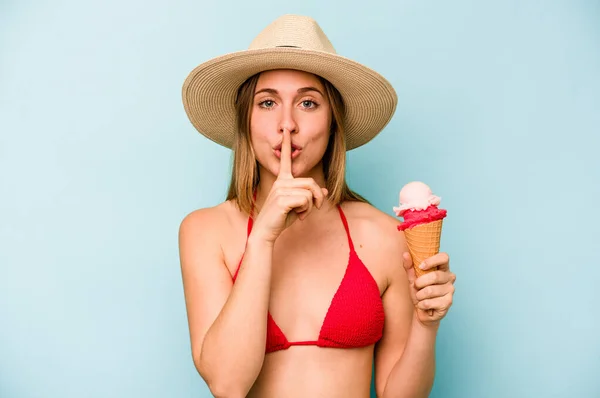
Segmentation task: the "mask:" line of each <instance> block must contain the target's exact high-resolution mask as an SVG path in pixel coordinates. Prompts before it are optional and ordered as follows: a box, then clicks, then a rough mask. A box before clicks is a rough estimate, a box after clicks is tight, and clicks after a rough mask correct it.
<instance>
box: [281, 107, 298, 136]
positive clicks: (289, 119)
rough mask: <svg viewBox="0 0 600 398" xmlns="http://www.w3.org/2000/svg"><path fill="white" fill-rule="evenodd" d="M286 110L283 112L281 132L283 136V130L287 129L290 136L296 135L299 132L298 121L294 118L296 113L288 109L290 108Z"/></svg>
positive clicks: (285, 108)
mask: <svg viewBox="0 0 600 398" xmlns="http://www.w3.org/2000/svg"><path fill="white" fill-rule="evenodd" d="M282 108H284V109H283V110H282V112H281V119H280V121H279V132H280V133H281V134H283V130H284V129H287V130H288V131H289V132H290V134H294V133H297V132H298V124H297V123H296V119H295V118H294V112H293V110H292V109H288V107H282Z"/></svg>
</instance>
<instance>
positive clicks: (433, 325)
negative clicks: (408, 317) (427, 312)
mask: <svg viewBox="0 0 600 398" xmlns="http://www.w3.org/2000/svg"><path fill="white" fill-rule="evenodd" d="M417 311H419V310H418V309H416V308H415V311H414V313H413V325H414V328H416V329H418V330H419V331H422V332H424V333H429V334H433V335H436V334H437V331H438V330H439V328H440V321H439V320H438V321H432V322H423V321H422V320H420V319H419V314H417Z"/></svg>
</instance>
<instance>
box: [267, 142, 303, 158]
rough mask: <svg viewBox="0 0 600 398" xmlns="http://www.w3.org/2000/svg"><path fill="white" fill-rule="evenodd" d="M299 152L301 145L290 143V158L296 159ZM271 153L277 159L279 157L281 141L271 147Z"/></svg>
mask: <svg viewBox="0 0 600 398" xmlns="http://www.w3.org/2000/svg"><path fill="white" fill-rule="evenodd" d="M300 152H302V147H300V146H298V145H296V144H292V159H296V158H297V157H298V156H299V155H300ZM273 153H274V154H275V156H277V158H278V159H281V143H279V144H278V145H277V146H276V147H275V148H273Z"/></svg>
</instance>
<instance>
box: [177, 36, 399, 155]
mask: <svg viewBox="0 0 600 398" xmlns="http://www.w3.org/2000/svg"><path fill="white" fill-rule="evenodd" d="M273 69H295V70H301V71H305V72H309V73H313V74H315V75H318V76H321V77H323V78H325V79H327V80H328V81H329V82H330V83H331V84H333V85H334V86H335V87H336V89H337V90H338V91H339V92H340V94H341V95H342V98H343V100H344V104H345V106H346V120H345V128H346V149H347V150H351V149H354V148H358V147H359V146H361V145H364V144H366V143H367V142H369V141H370V140H372V139H373V138H374V137H375V136H377V134H379V133H380V132H381V131H382V130H383V128H384V127H385V126H386V125H387V124H388V123H389V121H390V120H391V118H392V116H393V114H394V112H395V110H396V105H397V101H398V100H397V95H396V92H395V90H394V88H393V87H392V85H391V84H390V83H389V82H388V81H387V80H386V79H385V78H384V77H383V76H381V75H380V74H378V73H377V72H375V71H374V70H372V69H370V68H368V67H366V66H364V65H361V64H359V63H358V62H356V61H353V60H351V59H348V58H345V57H343V56H340V55H337V54H332V53H328V52H323V51H315V50H303V49H299V48H287V47H282V48H267V49H258V50H244V51H238V52H234V53H230V54H226V55H223V56H220V57H217V58H213V59H212V60H210V61H207V62H205V63H203V64H201V65H199V66H197V67H196V68H195V69H194V70H193V71H192V72H191V73H190V74H189V75H188V77H187V78H186V80H185V82H184V84H183V89H182V97H183V105H184V108H185V112H186V114H187V116H188V118H189V119H190V121H191V123H192V124H193V126H194V127H195V128H196V130H198V132H200V133H201V134H203V135H204V136H206V137H207V138H209V139H210V140H212V141H214V142H216V143H218V144H220V145H223V146H225V147H227V148H231V147H232V146H233V142H234V136H235V134H236V120H235V97H236V95H237V90H238V88H239V87H240V85H241V84H242V83H243V82H244V81H246V80H247V79H248V78H249V77H251V76H253V75H255V74H257V73H259V72H262V71H267V70H273Z"/></svg>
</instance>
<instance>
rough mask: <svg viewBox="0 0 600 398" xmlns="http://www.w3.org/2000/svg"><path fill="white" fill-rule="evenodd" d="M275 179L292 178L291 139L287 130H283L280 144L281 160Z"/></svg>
mask: <svg viewBox="0 0 600 398" xmlns="http://www.w3.org/2000/svg"><path fill="white" fill-rule="evenodd" d="M277 178H293V176H292V137H291V136H290V131H289V130H288V129H283V141H282V142H281V159H280V162H279V175H278V176H277Z"/></svg>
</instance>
